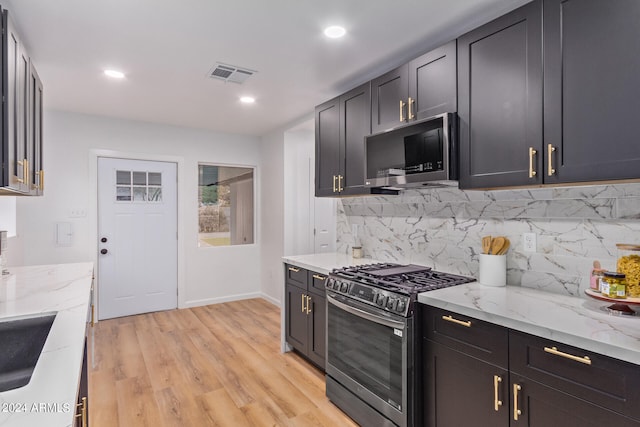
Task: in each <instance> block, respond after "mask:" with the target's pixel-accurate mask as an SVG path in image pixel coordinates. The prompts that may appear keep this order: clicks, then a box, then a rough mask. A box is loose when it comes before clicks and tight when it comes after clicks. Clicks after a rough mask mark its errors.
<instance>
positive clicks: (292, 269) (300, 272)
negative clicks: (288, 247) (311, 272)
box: [284, 264, 308, 290]
mask: <svg viewBox="0 0 640 427" xmlns="http://www.w3.org/2000/svg"><path fill="white" fill-rule="evenodd" d="M284 277H285V280H286V282H287V283H289V284H290V285H296V286H299V287H301V288H302V289H304V290H306V289H307V283H308V270H306V269H304V268H301V267H296V266H295V265H291V264H285V266H284Z"/></svg>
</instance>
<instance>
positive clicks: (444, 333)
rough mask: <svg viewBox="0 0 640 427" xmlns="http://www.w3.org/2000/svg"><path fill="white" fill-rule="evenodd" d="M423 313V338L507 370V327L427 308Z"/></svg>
mask: <svg viewBox="0 0 640 427" xmlns="http://www.w3.org/2000/svg"><path fill="white" fill-rule="evenodd" d="M423 314H424V315H423V325H422V328H423V333H424V337H425V338H427V339H430V340H432V341H435V342H438V343H440V344H444V345H446V346H448V347H450V348H452V349H454V350H458V351H460V352H462V353H464V354H467V355H469V356H472V357H476V358H478V359H480V360H484V361H485V362H488V363H492V364H494V365H496V366H501V367H504V368H506V367H507V364H508V357H509V355H508V349H509V334H508V330H507V328H503V327H502V326H498V325H494V324H492V323H488V322H484V321H482V320H478V319H475V318H473V317H469V316H463V315H461V314H458V313H454V312H450V311H447V310H442V309H439V308H435V307H430V306H427V307H426V309H425V310H423Z"/></svg>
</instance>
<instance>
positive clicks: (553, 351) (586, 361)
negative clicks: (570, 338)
mask: <svg viewBox="0 0 640 427" xmlns="http://www.w3.org/2000/svg"><path fill="white" fill-rule="evenodd" d="M544 351H545V352H547V353H551V354H555V355H556V356H560V357H564V358H565V359H571V360H573V361H576V362H580V363H584V364H585V365H591V359H589V356H583V357H580V356H574V355H573V354H569V353H564V352H562V351H560V350H558V348H557V347H545V348H544Z"/></svg>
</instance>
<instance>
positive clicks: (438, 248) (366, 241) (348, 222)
mask: <svg viewBox="0 0 640 427" xmlns="http://www.w3.org/2000/svg"><path fill="white" fill-rule="evenodd" d="M352 224H359V225H360V226H361V227H360V229H359V231H358V236H359V238H360V240H361V242H362V245H363V247H364V251H365V255H366V256H368V257H372V258H376V259H379V260H382V261H397V262H401V263H409V262H417V263H422V264H426V265H429V266H433V267H434V268H435V269H439V270H443V271H448V272H451V273H459V274H464V275H471V276H474V277H477V274H478V253H479V252H480V239H481V237H482V236H485V235H493V236H497V235H505V236H507V237H508V238H509V239H510V240H511V245H512V246H511V249H510V250H509V252H508V255H507V270H508V274H507V282H508V284H510V285H522V286H527V287H535V288H541V289H545V290H547V291H551V292H557V293H564V294H571V295H581V294H582V290H583V289H585V288H586V287H588V286H589V282H588V277H589V271H590V268H591V266H592V263H593V261H594V260H600V261H601V263H602V266H603V267H604V268H607V269H615V261H616V257H617V253H616V246H615V244H616V243H636V244H638V243H640V184H617V185H602V186H582V187H559V188H539V189H531V190H502V191H461V190H458V189H457V188H440V189H429V190H408V191H405V192H403V193H401V195H399V196H375V197H358V198H349V199H342V200H341V201H340V202H339V204H338V233H337V234H338V251H339V252H346V251H348V250H350V247H351V245H353V235H352V234H351V228H352ZM525 232H532V233H536V235H537V252H535V253H530V252H524V251H523V244H522V233H525Z"/></svg>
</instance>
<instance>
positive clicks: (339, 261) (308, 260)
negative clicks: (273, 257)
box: [282, 252, 382, 274]
mask: <svg viewBox="0 0 640 427" xmlns="http://www.w3.org/2000/svg"><path fill="white" fill-rule="evenodd" d="M282 260H283V261H284V262H285V263H287V264H291V265H295V266H296V267H301V268H306V269H307V270H311V271H315V272H316V273H320V274H329V273H331V270H333V269H334V268H340V267H347V266H350V265H362V264H376V263H379V262H382V261H377V260H375V259H371V258H353V257H352V256H351V255H347V254H341V253H337V252H330V253H323V254H309V255H295V256H284V257H282Z"/></svg>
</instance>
